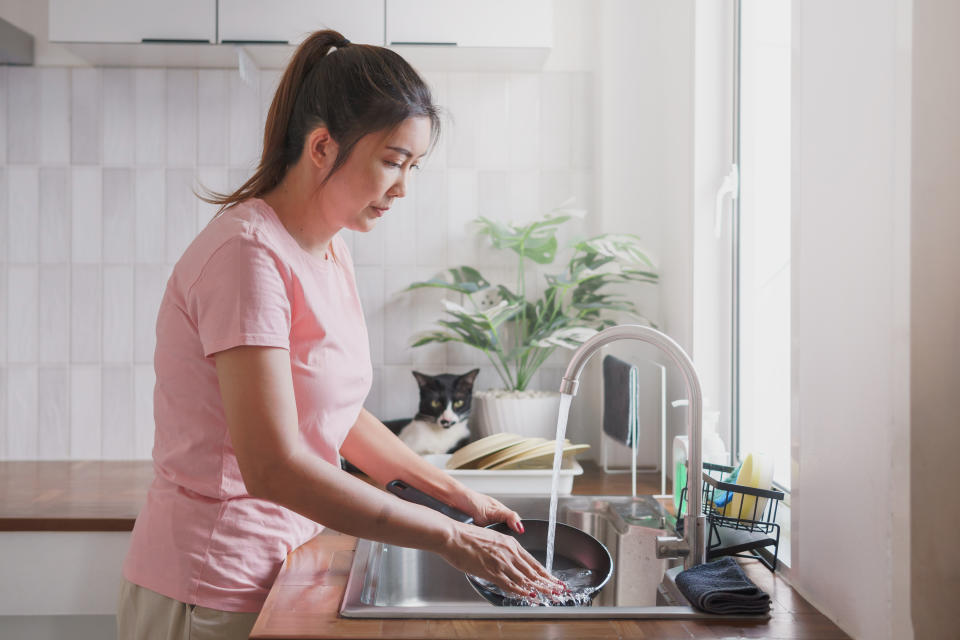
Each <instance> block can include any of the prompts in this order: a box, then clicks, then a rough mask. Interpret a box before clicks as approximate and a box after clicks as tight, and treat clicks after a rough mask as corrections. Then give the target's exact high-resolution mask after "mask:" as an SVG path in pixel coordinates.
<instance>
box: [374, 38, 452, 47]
mask: <svg viewBox="0 0 960 640" xmlns="http://www.w3.org/2000/svg"><path fill="white" fill-rule="evenodd" d="M390 46H392V47H396V46H416V47H455V46H457V43H456V42H408V41H405V40H391V41H390Z"/></svg>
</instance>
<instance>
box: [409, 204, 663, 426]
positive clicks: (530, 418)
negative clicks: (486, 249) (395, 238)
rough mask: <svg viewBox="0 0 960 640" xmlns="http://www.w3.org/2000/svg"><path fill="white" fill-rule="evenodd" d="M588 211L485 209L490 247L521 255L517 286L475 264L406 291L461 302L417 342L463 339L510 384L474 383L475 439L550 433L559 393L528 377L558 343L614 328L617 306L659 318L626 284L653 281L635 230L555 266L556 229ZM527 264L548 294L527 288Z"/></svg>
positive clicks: (571, 252) (579, 245)
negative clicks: (480, 386) (530, 217)
mask: <svg viewBox="0 0 960 640" xmlns="http://www.w3.org/2000/svg"><path fill="white" fill-rule="evenodd" d="M582 215H583V212H582V211H580V210H574V209H569V208H559V209H555V210H553V211H550V212H549V213H547V214H546V215H544V216H543V217H542V218H540V219H538V220H535V221H533V222H530V223H529V224H526V225H515V224H508V223H503V222H498V221H496V220H491V219H489V218H485V217H480V218H478V219H477V220H476V221H475V223H476V225H477V230H478V233H480V234H482V235H484V236H486V237H487V238H488V239H489V241H490V243H491V245H492V246H493V248H495V249H499V250H506V251H512V252H513V253H514V254H516V261H517V262H516V264H517V269H516V277H517V279H516V286H515V287H513V288H510V287H508V286H506V285H503V284H500V285H496V286H494V285H492V284H491V283H490V281H489V280H487V279H486V278H484V277H483V275H481V273H480V271H479V270H477V269H475V268H473V267H470V266H460V267H456V268H452V269H449V270H448V271H447V272H446V273H445V274H444V276H438V277H436V278H433V279H431V280H427V281H424V282H415V283H413V284H411V285H410V286H409V287H408V288H407V291H410V290H413V289H419V288H423V287H437V288H441V289H446V290H449V291H451V292H454V293H456V294H460V295H459V296H458V297H459V298H460V301H459V302H457V301H454V300H449V299H447V300H444V301H443V304H444V309H443V313H444V315H443V317H442V318H441V319H439V320H437V325H439V327H438V328H436V329H434V330H431V331H428V332H426V333H423V334H421V335H418V336H416V337H415V338H414V342H413V346H414V347H418V346H422V345H425V344H429V343H443V342H459V343H461V344H464V345H467V346H468V347H472V348H474V349H478V350H480V351H482V352H483V353H484V355H485V356H486V357H487V358H488V359H489V361H490V364H491V366H492V367H493V369H494V370H495V371H496V372H497V374H498V376H499V377H500V380H501V382H502V383H503V387H502V388H501V389H493V390H487V391H477V392H475V393H474V398H473V420H472V421H471V422H472V427H473V429H474V436H475V437H483V436H485V435H490V434H491V433H495V432H499V431H509V432H513V433H518V434H521V435H526V436H541V437H547V438H550V437H552V434H553V431H554V430H555V428H556V420H557V414H558V411H559V399H560V396H559V392H556V391H539V390H532V389H530V388H529V385H530V381H531V379H532V377H533V375H534V373H536V371H537V370H538V369H539V368H540V366H541V365H543V363H544V362H545V361H546V360H547V358H548V357H549V356H550V354H552V353H553V352H554V351H555V350H556V349H557V348H565V349H571V350H573V349H576V348H577V347H578V346H579V345H580V344H581V343H582V342H583V341H585V340H587V339H588V338H589V337H590V336H592V335H593V334H595V333H597V332H598V331H600V330H601V329H604V328H606V327H608V326H612V325H613V324H615V323H614V320H613V318H612V315H613V314H623V313H626V314H629V315H631V316H633V319H634V320H635V321H640V322H642V323H646V324H650V325H653V323H652V322H650V321H649V320H647V319H646V318H644V317H643V316H642V315H641V314H640V312H639V311H638V309H637V308H636V305H635V304H634V303H633V301H632V300H631V298H630V297H629V289H628V288H624V287H623V285H624V284H627V283H644V284H656V282H657V280H658V275H657V271H656V266H655V265H654V263H653V262H652V261H651V260H650V259H649V258H648V257H647V255H646V253H645V252H644V251H643V249H642V248H641V246H640V240H639V238H638V237H637V236H634V235H629V234H605V235H599V236H595V237H592V238H588V239H585V240H579V241H577V242H575V243H573V244H572V246H569V247H567V253H568V256H567V258H566V262H565V264H564V265H563V267H562V268H560V269H558V270H554V271H553V272H551V271H550V269H549V266H550V265H553V263H554V261H555V260H556V259H557V256H558V250H559V242H558V240H557V231H558V230H559V228H560V226H561V225H562V224H563V223H565V222H567V221H568V220H570V219H571V217H574V216H577V217H582ZM529 263H535V264H536V265H541V266H542V267H545V268H543V269H542V270H543V272H544V275H543V277H544V278H545V279H546V283H545V284H546V286H545V288H544V289H543V293H542V294H539V295H536V294H534V293H533V292H532V291H530V290H529V289H528V287H527V277H526V275H527V269H528V266H530V265H529Z"/></svg>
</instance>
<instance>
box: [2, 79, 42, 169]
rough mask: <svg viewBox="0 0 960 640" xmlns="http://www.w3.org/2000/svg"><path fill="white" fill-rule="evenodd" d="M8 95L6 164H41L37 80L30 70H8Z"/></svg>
mask: <svg viewBox="0 0 960 640" xmlns="http://www.w3.org/2000/svg"><path fill="white" fill-rule="evenodd" d="M7 73H8V74H9V76H10V80H9V81H10V86H11V87H12V88H11V89H10V90H8V91H7V94H6V99H7V118H8V119H7V162H9V163H11V164H35V163H36V162H38V161H39V160H40V110H39V109H38V108H37V107H38V105H40V76H39V75H38V74H37V73H36V69H34V68H32V67H10V68H9V70H8V71H7Z"/></svg>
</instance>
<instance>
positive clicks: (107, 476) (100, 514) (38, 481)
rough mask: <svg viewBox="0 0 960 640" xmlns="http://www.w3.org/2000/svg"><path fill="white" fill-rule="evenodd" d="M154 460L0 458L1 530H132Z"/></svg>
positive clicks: (150, 478) (151, 475) (145, 491)
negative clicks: (33, 459)
mask: <svg viewBox="0 0 960 640" xmlns="http://www.w3.org/2000/svg"><path fill="white" fill-rule="evenodd" d="M152 481H153V462H151V461H149V460H97V461H93V460H91V461H43V462H29V461H22V462H21V461H5V462H0V531H131V530H132V529H133V522H134V520H136V518H137V514H138V513H139V512H140V507H141V506H143V503H144V501H145V500H146V495H147V488H148V487H149V486H150V483H151V482H152Z"/></svg>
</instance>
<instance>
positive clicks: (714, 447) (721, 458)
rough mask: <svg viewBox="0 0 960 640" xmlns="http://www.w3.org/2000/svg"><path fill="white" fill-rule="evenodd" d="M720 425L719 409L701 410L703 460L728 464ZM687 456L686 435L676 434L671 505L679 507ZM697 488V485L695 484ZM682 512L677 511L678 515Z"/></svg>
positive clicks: (728, 458)
mask: <svg viewBox="0 0 960 640" xmlns="http://www.w3.org/2000/svg"><path fill="white" fill-rule="evenodd" d="M719 427H720V412H719V411H704V412H703V432H702V433H703V440H702V443H703V446H702V447H701V451H702V452H703V461H704V462H711V463H713V464H728V463H729V462H730V454H729V453H727V447H726V446H725V445H724V444H723V439H722V438H721V437H720V434H719V433H718V430H719ZM688 456H689V446H688V440H687V436H677V437H675V438H674V439H673V506H674V508H675V509H677V510H679V509H680V493H681V492H682V491H683V488H684V487H685V486H687V458H688ZM696 486H697V487H698V488H699V485H696ZM686 504H687V503H686V501H684V509H683V510H684V512H686V510H687V509H686ZM682 515H684V514H683V513H678V514H677V516H678V517H680V516H682Z"/></svg>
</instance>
